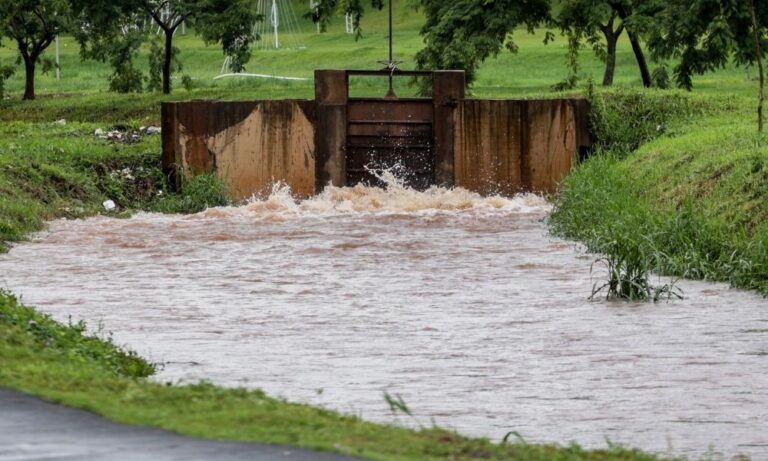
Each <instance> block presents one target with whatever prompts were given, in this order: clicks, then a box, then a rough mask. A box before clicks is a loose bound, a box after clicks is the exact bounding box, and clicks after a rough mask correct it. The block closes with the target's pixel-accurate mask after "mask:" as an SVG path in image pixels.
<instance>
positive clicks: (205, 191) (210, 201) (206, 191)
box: [152, 174, 232, 213]
mask: <svg viewBox="0 0 768 461" xmlns="http://www.w3.org/2000/svg"><path fill="white" fill-rule="evenodd" d="M181 178H182V183H181V191H180V192H179V193H175V194H167V195H165V196H163V197H162V198H160V199H159V200H158V201H157V202H156V203H155V204H154V205H153V206H152V209H153V210H154V211H159V212H161V213H199V212H201V211H203V210H205V209H206V208H211V207H217V206H226V205H230V204H231V203H232V201H231V200H230V198H229V195H228V193H227V189H226V186H225V185H224V182H223V181H222V180H221V179H219V177H218V176H216V175H215V174H204V175H198V176H194V177H192V178H188V177H187V176H186V175H181Z"/></svg>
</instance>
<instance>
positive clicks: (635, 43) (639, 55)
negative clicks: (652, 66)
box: [627, 30, 652, 88]
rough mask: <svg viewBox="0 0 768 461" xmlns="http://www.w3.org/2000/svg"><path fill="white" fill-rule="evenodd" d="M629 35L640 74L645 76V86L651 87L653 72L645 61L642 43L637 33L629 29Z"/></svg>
mask: <svg viewBox="0 0 768 461" xmlns="http://www.w3.org/2000/svg"><path fill="white" fill-rule="evenodd" d="M627 35H628V36H629V42H630V43H631V44H632V51H633V52H634V53H635V59H636V60H637V65H638V67H640V76H641V77H642V78H643V86H644V87H646V88H650V87H651V84H652V82H651V72H650V71H649V70H648V63H647V62H646V61H645V53H643V47H642V46H641V45H640V41H639V40H638V39H637V37H636V36H635V34H633V33H632V32H630V31H629V30H627Z"/></svg>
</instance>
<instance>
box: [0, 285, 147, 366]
mask: <svg viewBox="0 0 768 461" xmlns="http://www.w3.org/2000/svg"><path fill="white" fill-rule="evenodd" d="M0 328H2V329H6V330H10V331H11V332H13V334H14V335H16V336H22V337H23V336H27V337H29V338H30V339H31V344H30V346H31V347H32V348H34V349H36V350H45V351H47V352H52V353H54V354H56V355H59V356H61V357H62V358H65V359H66V360H68V361H71V362H75V363H78V364H81V365H82V366H95V367H99V368H102V369H104V370H105V371H108V372H109V373H112V374H114V375H116V376H123V377H126V378H143V377H146V376H150V375H152V374H154V373H155V366H154V365H153V364H151V363H149V362H147V361H146V360H144V359H143V358H141V357H139V356H138V355H136V353H134V352H133V351H125V350H122V349H120V348H118V347H117V346H115V345H114V344H113V343H112V341H111V340H110V339H102V338H98V337H95V336H88V335H87V334H86V325H85V323H84V322H78V323H75V324H72V323H70V324H69V325H62V324H60V323H58V322H56V321H55V320H53V319H52V318H51V317H50V316H48V315H45V314H41V313H39V312H37V311H35V310H34V309H31V308H29V307H26V306H23V305H21V304H19V302H18V299H16V297H15V296H13V295H11V294H10V293H7V292H5V291H2V290H0Z"/></svg>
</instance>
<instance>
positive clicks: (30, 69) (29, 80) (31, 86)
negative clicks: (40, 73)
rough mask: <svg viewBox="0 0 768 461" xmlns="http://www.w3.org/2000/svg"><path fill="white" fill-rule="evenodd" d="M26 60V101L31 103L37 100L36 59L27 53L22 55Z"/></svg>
mask: <svg viewBox="0 0 768 461" xmlns="http://www.w3.org/2000/svg"><path fill="white" fill-rule="evenodd" d="M22 57H23V58H24V72H25V74H26V75H25V77H26V81H25V84H24V98H23V99H24V100H25V101H31V100H33V99H35V61H36V59H35V58H33V57H31V56H29V54H27V53H22Z"/></svg>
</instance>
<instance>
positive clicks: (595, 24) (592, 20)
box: [554, 0, 624, 86]
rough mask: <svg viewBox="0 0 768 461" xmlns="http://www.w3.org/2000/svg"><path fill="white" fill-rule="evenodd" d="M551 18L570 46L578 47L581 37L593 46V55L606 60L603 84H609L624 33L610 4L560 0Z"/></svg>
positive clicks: (611, 81)
mask: <svg viewBox="0 0 768 461" xmlns="http://www.w3.org/2000/svg"><path fill="white" fill-rule="evenodd" d="M554 21H555V24H556V25H557V26H558V27H559V28H560V30H561V31H562V32H563V33H564V34H565V35H566V36H568V37H569V48H574V47H578V46H579V44H580V43H581V40H582V39H584V40H586V41H587V43H589V44H590V45H591V46H592V48H593V49H594V51H595V54H596V55H597V56H598V57H600V58H601V59H602V60H603V61H604V62H605V72H604V73H603V85H604V86H610V85H612V84H613V76H614V73H615V71H616V45H617V43H618V41H619V37H621V34H622V33H623V32H624V23H623V22H622V21H621V20H619V19H618V14H617V13H616V11H615V10H614V9H613V8H612V7H611V5H609V4H608V2H600V1H598V2H596V1H593V0H571V1H567V2H563V3H561V8H560V12H559V13H558V15H557V17H556V18H555V19H554ZM601 35H602V38H603V39H602V40H601V38H600V37H601ZM603 40H604V41H603ZM572 52H573V50H572Z"/></svg>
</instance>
